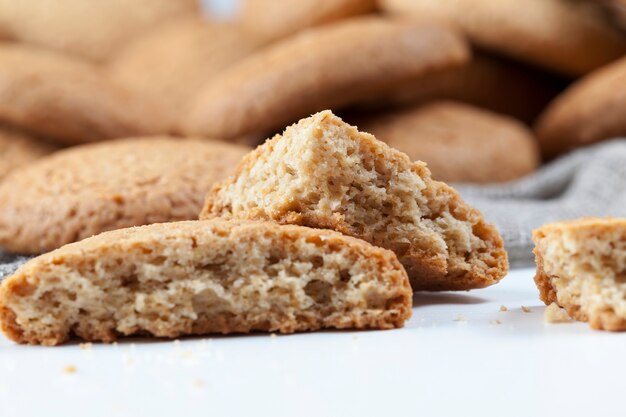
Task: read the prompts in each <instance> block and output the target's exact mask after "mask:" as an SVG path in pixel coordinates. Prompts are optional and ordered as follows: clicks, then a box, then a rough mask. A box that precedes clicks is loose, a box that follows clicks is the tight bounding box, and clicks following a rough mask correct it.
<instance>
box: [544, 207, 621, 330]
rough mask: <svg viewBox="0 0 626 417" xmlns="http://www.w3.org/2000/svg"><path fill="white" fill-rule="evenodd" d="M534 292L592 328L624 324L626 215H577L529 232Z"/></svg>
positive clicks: (613, 326) (617, 327) (547, 302)
mask: <svg viewBox="0 0 626 417" xmlns="http://www.w3.org/2000/svg"><path fill="white" fill-rule="evenodd" d="M533 240H534V242H535V250H534V252H535V257H536V262H537V273H536V275H535V282H536V284H537V287H538V288H539V297H540V298H541V300H542V301H544V302H545V303H546V305H548V304H551V303H556V304H557V305H558V306H560V307H563V308H564V309H565V310H567V312H568V314H569V315H570V317H572V318H573V319H575V320H579V321H587V322H589V324H590V326H591V327H592V328H594V329H602V330H613V331H619V330H622V331H623V330H626V219H613V218H583V219H578V220H570V221H562V222H557V223H552V224H548V225H545V226H543V227H541V228H539V229H537V230H535V231H534V232H533Z"/></svg>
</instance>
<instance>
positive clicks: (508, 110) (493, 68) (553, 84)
mask: <svg viewBox="0 0 626 417" xmlns="http://www.w3.org/2000/svg"><path fill="white" fill-rule="evenodd" d="M567 83H568V81H567V80H566V79H564V78H563V77H559V76H556V75H553V74H549V73H546V72H544V71H541V70H538V69H536V68H534V67H532V66H529V65H524V64H523V63H520V62H518V61H514V60H512V59H507V58H505V57H499V56H496V55H493V54H490V53H487V52H485V51H480V50H478V51H474V52H473V53H472V59H471V61H470V62H468V63H467V64H465V65H462V66H459V67H455V68H451V69H449V70H447V71H439V72H436V73H434V74H430V75H426V76H424V77H420V78H418V79H416V80H412V81H410V82H408V83H406V84H403V85H401V86H400V87H399V88H398V89H397V90H396V91H392V92H390V93H387V94H386V95H385V96H384V97H380V98H377V100H375V101H374V102H372V103H371V104H370V107H386V106H389V104H392V105H398V104H400V105H407V104H417V103H428V102H429V101H432V100H442V99H443V100H454V101H462V102H465V103H469V104H474V105H476V106H479V107H483V108H486V109H489V110H493V111H495V112H497V113H502V114H507V115H510V116H513V117H515V118H517V119H520V120H522V121H524V122H526V123H533V122H534V121H535V119H536V118H537V116H538V115H539V114H540V113H541V111H542V110H543V109H544V108H545V107H546V105H547V104H548V103H549V102H550V101H551V100H552V99H553V98H554V97H556V96H557V95H558V94H559V93H560V92H561V91H562V90H563V89H564V88H565V87H566V85H567Z"/></svg>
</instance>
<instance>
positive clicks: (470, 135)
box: [358, 101, 539, 183]
mask: <svg viewBox="0 0 626 417" xmlns="http://www.w3.org/2000/svg"><path fill="white" fill-rule="evenodd" d="M358 126H359V128H360V129H361V130H363V131H366V132H370V133H372V134H373V135H374V136H376V138H378V139H380V140H382V141H383V142H386V143H387V144H388V145H389V146H391V147H393V148H396V149H398V150H400V151H402V152H404V153H406V154H407V155H408V156H409V157H410V158H411V159H412V160H414V161H417V160H419V161H424V162H426V163H427V164H428V168H429V169H430V171H431V172H432V174H433V177H434V178H436V179H438V180H441V181H446V182H478V183H489V182H504V181H510V180H513V179H516V178H519V177H522V176H524V175H527V174H529V173H531V172H533V171H534V170H535V169H536V168H537V167H538V165H539V151H538V146H537V142H536V140H535V138H534V137H533V134H532V132H531V131H530V129H528V128H527V127H526V126H525V125H524V124H523V123H521V122H519V121H518V120H515V119H513V118H510V117H507V116H503V115H500V114H497V113H493V112H490V111H488V110H483V109H480V108H478V107H473V106H470V105H467V104H461V103H456V102H451V101H439V102H433V103H431V104H426V105H424V106H413V107H410V108H406V109H403V110H398V111H395V112H388V113H385V114H381V115H379V116H371V117H363V119H362V122H361V123H359V125H358Z"/></svg>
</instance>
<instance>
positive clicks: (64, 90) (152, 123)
mask: <svg viewBox="0 0 626 417" xmlns="http://www.w3.org/2000/svg"><path fill="white" fill-rule="evenodd" d="M162 119H163V118H162V117H161V115H160V114H159V111H158V110H157V107H156V106H155V105H153V104H152V103H151V102H150V101H149V100H145V99H143V97H142V96H140V95H139V94H137V93H135V92H131V91H130V90H128V89H127V88H125V87H123V86H120V85H117V84H116V83H114V82H112V81H111V80H109V79H108V77H107V74H106V72H105V71H103V70H101V69H100V68H99V67H97V66H95V65H92V64H90V63H88V62H84V61H82V60H79V59H76V58H73V57H70V56H67V55H63V54H60V53H57V52H53V51H47V50H43V49H41V48H35V47H29V46H23V45H17V44H4V45H0V122H2V123H5V124H8V125H11V126H15V127H18V128H20V129H23V130H26V131H29V132H33V133H35V134H37V135H41V136H45V137H49V138H50V139H53V140H55V141H57V142H59V143H63V144H69V145H71V144H77V143H84V142H92V141H97V140H102V139H112V138H119V137H125V136H132V135H146V134H155V133H163V131H164V130H165V129H166V128H165V127H164V126H163V125H162V124H163V121H162Z"/></svg>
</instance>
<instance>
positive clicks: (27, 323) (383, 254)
mask: <svg viewBox="0 0 626 417" xmlns="http://www.w3.org/2000/svg"><path fill="white" fill-rule="evenodd" d="M411 296H412V293H411V287H410V286H409V281H408V278H407V276H406V272H405V271H404V269H403V268H402V265H400V263H399V262H398V260H397V258H396V256H395V255H394V254H393V253H392V252H390V251H387V250H384V249H381V248H377V247H374V246H372V245H370V244H368V243H367V242H364V241H362V240H359V239H354V238H350V237H348V236H343V235H341V234H339V233H336V232H332V231H328V230H316V229H310V228H307V227H301V226H281V225H278V224H275V223H262V222H249V223H248V222H229V221H225V220H221V219H217V220H209V221H192V222H176V223H164V224H153V225H150V226H143V227H136V228H131V229H123V230H115V231H112V232H107V233H103V234H101V235H98V236H94V237H92V238H90V239H86V240H84V241H82V242H78V243H73V244H70V245H67V246H64V247H63V248H61V249H58V250H56V251H54V252H52V253H48V254H46V255H43V256H40V257H38V258H36V259H33V260H31V261H30V262H28V263H27V264H26V265H24V266H22V267H21V268H20V269H19V270H18V271H17V272H16V273H15V275H13V276H11V277H10V278H8V279H7V280H5V281H4V282H3V283H2V286H1V287H0V326H1V327H2V330H3V332H4V333H5V334H6V335H7V336H8V337H9V338H11V339H12V340H14V341H16V342H19V343H30V344H43V345H57V344H60V343H63V342H64V341H66V340H67V339H68V338H69V337H70V336H71V335H72V334H73V335H76V336H78V337H81V338H83V339H85V340H90V341H104V342H111V341H114V340H115V339H116V338H117V337H118V336H128V335H133V334H149V335H152V336H157V337H169V338H175V337H179V336H183V335H189V334H206V333H248V332H251V331H270V332H281V333H293V332H296V331H304V330H318V329H321V328H329V327H330V328H338V329H346V328H356V329H391V328H395V327H402V326H403V324H404V321H405V320H407V319H408V318H409V317H410V316H411V298H412V297H411Z"/></svg>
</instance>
